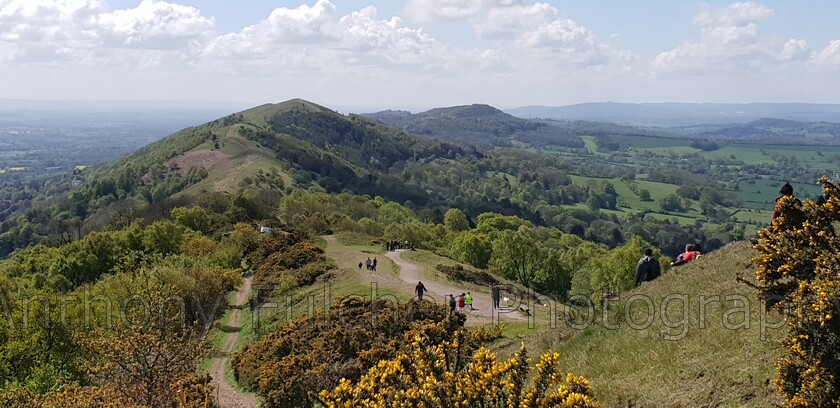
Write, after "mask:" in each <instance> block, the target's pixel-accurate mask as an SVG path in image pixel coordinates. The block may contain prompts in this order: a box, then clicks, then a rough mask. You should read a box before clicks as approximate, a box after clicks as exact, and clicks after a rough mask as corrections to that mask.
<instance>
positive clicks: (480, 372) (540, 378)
mask: <svg viewBox="0 0 840 408" xmlns="http://www.w3.org/2000/svg"><path fill="white" fill-rule="evenodd" d="M464 341H465V338H464V335H463V333H462V332H459V333H457V334H456V335H455V336H454V339H453V340H452V341H445V342H442V343H440V344H435V343H434V342H433V341H430V339H428V338H425V337H423V336H422V335H415V336H414V337H413V339H412V341H411V343H410V345H409V347H408V349H407V350H405V351H401V352H399V353H398V354H397V356H396V357H395V358H393V359H390V360H383V361H380V362H379V363H378V364H377V365H376V366H375V367H372V368H371V369H370V370H369V371H368V372H367V374H365V375H364V376H362V378H361V379H360V380H359V382H358V384H357V385H353V382H351V381H350V380H348V379H342V380H341V382H340V383H339V385H338V386H337V387H335V389H333V390H332V391H328V390H324V391H322V392H321V394H320V397H321V401H322V404H323V405H324V406H326V407H329V408H357V407H365V408H385V407H486V408H508V407H510V408H520V407H521V408H526V407H534V408H536V407H569V408H573V407H577V408H585V407H591V408H594V407H600V405H599V404H598V402H597V400H595V397H594V395H593V393H592V388H591V387H590V386H589V381H587V380H586V379H585V378H583V377H578V376H575V375H573V374H571V373H569V374H567V375H566V376H565V378H564V376H563V374H562V373H561V371H560V367H559V358H560V355H559V354H558V353H554V352H548V353H546V354H545V355H543V356H542V357H540V361H539V362H538V363H537V364H536V365H535V367H534V368H535V371H536V372H535V373H534V375H533V376H530V372H531V370H532V369H531V363H532V361H531V359H529V358H528V357H527V351H526V349H525V345H524V344H523V345H522V348H521V350H520V351H519V353H517V354H516V355H514V356H513V357H512V358H510V359H509V360H505V361H498V360H497V358H496V355H495V354H493V352H491V351H489V350H487V349H486V348H484V347H482V348H480V349H479V350H478V351H477V352H475V354H472V351H470V350H469V349H468V348H466V347H463V345H462V344H463V342H464Z"/></svg>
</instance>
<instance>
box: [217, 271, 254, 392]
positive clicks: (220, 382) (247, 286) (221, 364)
mask: <svg viewBox="0 0 840 408" xmlns="http://www.w3.org/2000/svg"><path fill="white" fill-rule="evenodd" d="M250 291H251V277H250V276H249V277H247V278H245V280H244V282H243V284H242V287H241V288H239V291H238V292H236V300H235V301H234V305H233V310H232V311H231V312H230V318H229V319H228V323H227V330H228V334H227V336H226V337H225V342H224V345H222V349H221V350H219V352H218V354H217V356H216V358H215V359H213V366H212V367H211V368H210V376H211V377H212V378H213V380H212V382H211V384H212V385H213V387H215V389H216V401H217V402H218V403H219V406H220V407H222V408H257V399H256V398H255V397H254V396H253V395H251V394H246V393H243V392H239V391H238V390H236V389H235V388H233V386H231V385H230V384H228V382H227V380H225V368H226V367H227V365H228V361H229V358H228V356H229V355H230V354H231V353H233V352H234V348H235V347H236V342H237V341H238V340H239V329H240V328H241V327H242V325H241V324H240V323H239V318H240V316H241V315H242V306H243V305H245V301H246V300H248V292H250Z"/></svg>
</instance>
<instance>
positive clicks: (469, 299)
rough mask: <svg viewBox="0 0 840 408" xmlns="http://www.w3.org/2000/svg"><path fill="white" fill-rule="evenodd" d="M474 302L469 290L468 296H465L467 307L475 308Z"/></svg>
mask: <svg viewBox="0 0 840 408" xmlns="http://www.w3.org/2000/svg"><path fill="white" fill-rule="evenodd" d="M472 302H473V298H472V295H471V294H470V292H467V296H465V297H464V304H465V305H467V307H468V308H470V310H475V309H473V306H472Z"/></svg>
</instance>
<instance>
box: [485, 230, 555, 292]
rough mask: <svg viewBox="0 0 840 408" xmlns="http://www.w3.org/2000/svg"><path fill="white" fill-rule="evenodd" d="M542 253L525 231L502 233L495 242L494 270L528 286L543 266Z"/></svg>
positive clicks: (491, 261)
mask: <svg viewBox="0 0 840 408" xmlns="http://www.w3.org/2000/svg"><path fill="white" fill-rule="evenodd" d="M542 255H543V253H542V251H541V248H540V246H539V244H538V243H537V241H536V240H535V239H533V238H531V237H530V236H529V234H528V232H527V230H525V229H519V231H516V232H513V231H502V232H501V233H500V234H499V236H498V238H496V241H495V242H493V257H492V259H491V260H490V265H491V267H492V269H493V270H495V271H496V272H498V273H499V274H501V275H502V276H504V277H506V278H508V279H515V280H517V281H519V282H520V283H521V284H523V285H525V286H528V285H529V284H530V283H531V281H533V280H534V277H535V276H537V272H538V271H539V268H540V266H541V265H542V261H543V259H542Z"/></svg>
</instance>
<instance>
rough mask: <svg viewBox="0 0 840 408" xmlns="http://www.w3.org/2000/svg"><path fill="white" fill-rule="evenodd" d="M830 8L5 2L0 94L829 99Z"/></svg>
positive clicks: (511, 1) (352, 104) (834, 71)
mask: <svg viewBox="0 0 840 408" xmlns="http://www.w3.org/2000/svg"><path fill="white" fill-rule="evenodd" d="M837 15H840V2H836V1H830V0H819V1H812V2H807V3H790V2H783V1H769V0H768V1H761V2H726V1H708V2H702V3H701V2H694V1H679V2H677V1H675V2H652V1H648V0H634V1H624V2H621V3H620V4H618V3H613V2H610V3H606V2H591V1H586V2H585V1H577V2H559V1H549V2H534V1H524V0H408V1H391V2H388V1H384V0H349V1H340V2H339V1H334V2H330V1H328V0H317V1H315V0H310V1H308V2H301V1H299V0H294V1H276V0H275V1H266V0H255V1H251V2H247V3H243V2H231V1H226V0H179V1H162V0H142V1H136V0H61V1H53V0H0V98H3V99H36V100H87V101H107V100H122V101H126V100H141V101H142V100H148V101H185V100H190V101H230V102H234V103H237V104H242V105H243V106H248V105H256V104H261V103H266V102H278V101H282V100H286V99H290V98H296V97H299V98H304V99H307V100H311V101H314V102H317V103H320V104H323V105H326V106H329V107H336V108H348V109H357V110H363V109H370V110H374V109H386V108H393V109H408V110H414V111H417V110H422V109H428V108H431V107H437V106H449V105H459V104H469V103H476V102H479V103H487V104H491V105H494V106H497V107H501V108H512V107H517V106H523V105H553V106H557V105H567V104H574V103H582V102H600V101H616V102H727V103H749V102H808V103H840V94H838V92H837V90H838V89H840V32H838V31H837V30H836V29H834V28H835V27H836V21H835V19H836V16H837Z"/></svg>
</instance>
